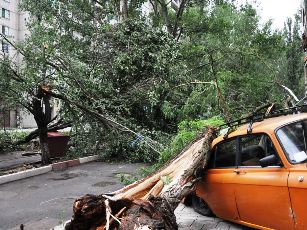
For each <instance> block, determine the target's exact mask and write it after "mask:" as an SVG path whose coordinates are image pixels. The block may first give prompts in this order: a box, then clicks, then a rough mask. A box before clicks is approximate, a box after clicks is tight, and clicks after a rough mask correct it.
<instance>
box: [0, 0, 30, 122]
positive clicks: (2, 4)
mask: <svg viewBox="0 0 307 230" xmlns="http://www.w3.org/2000/svg"><path fill="white" fill-rule="evenodd" d="M19 2H20V1H19V0H0V10H1V17H0V27H1V28H0V29H1V31H0V32H1V33H2V34H3V35H5V36H6V37H7V38H8V39H9V40H11V41H13V42H20V41H23V40H24V39H25V36H26V34H27V32H28V31H27V27H26V24H27V18H28V14H27V13H25V12H22V11H20V10H19V9H18V5H19ZM1 56H9V57H10V58H12V59H13V60H14V62H15V63H17V65H20V63H21V57H20V56H19V55H18V53H17V52H16V51H15V50H14V49H13V47H12V46H11V45H10V44H9V43H8V42H6V41H5V40H3V39H2V40H1ZM0 80H1V76H0ZM1 108H5V105H3V104H2V106H1V102H0V127H6V128H16V127H21V128H33V127H35V124H36V123H35V120H34V118H33V116H32V115H30V114H29V113H27V112H26V111H24V110H22V109H19V108H16V109H13V110H4V109H1Z"/></svg>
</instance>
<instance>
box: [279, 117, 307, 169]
mask: <svg viewBox="0 0 307 230" xmlns="http://www.w3.org/2000/svg"><path fill="white" fill-rule="evenodd" d="M306 127H307V122H306V121H299V122H296V123H292V124H289V125H286V126H284V127H282V128H280V129H279V130H278V131H277V137H278V139H279V141H280V144H281V145H282V147H283V148H284V151H285V154H286V156H287V157H288V159H289V160H290V162H291V163H301V162H303V161H305V160H306V159H307V150H306V137H307V132H306Z"/></svg>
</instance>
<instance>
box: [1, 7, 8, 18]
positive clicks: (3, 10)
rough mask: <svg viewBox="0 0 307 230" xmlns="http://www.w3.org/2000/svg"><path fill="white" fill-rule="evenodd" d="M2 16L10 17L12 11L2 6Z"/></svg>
mask: <svg viewBox="0 0 307 230" xmlns="http://www.w3.org/2000/svg"><path fill="white" fill-rule="evenodd" d="M2 17H3V18H6V19H10V11H9V10H7V9H4V8H2Z"/></svg>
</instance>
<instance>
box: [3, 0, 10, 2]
mask: <svg viewBox="0 0 307 230" xmlns="http://www.w3.org/2000/svg"><path fill="white" fill-rule="evenodd" d="M3 1H5V2H11V0H3Z"/></svg>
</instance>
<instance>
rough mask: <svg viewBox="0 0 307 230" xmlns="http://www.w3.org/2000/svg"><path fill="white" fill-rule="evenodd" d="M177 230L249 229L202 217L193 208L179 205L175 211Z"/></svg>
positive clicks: (213, 218) (217, 219) (214, 218)
mask: <svg viewBox="0 0 307 230" xmlns="http://www.w3.org/2000/svg"><path fill="white" fill-rule="evenodd" d="M175 215H176V220H177V223H178V226H179V230H188V229H190V230H230V229H231V230H248V229H250V228H247V227H244V226H241V225H238V224H234V223H231V222H228V221H225V220H222V219H219V218H216V217H207V216H202V215H200V214H198V213H196V212H195V211H194V210H193V208H191V207H187V206H185V205H184V204H179V206H178V207H177V209H176V210H175Z"/></svg>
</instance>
